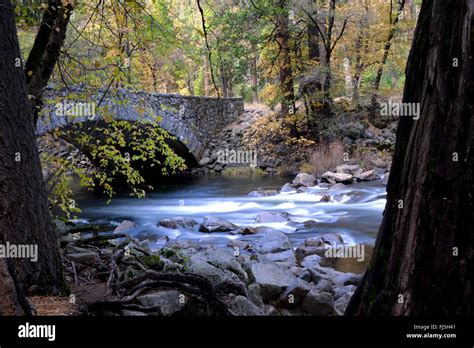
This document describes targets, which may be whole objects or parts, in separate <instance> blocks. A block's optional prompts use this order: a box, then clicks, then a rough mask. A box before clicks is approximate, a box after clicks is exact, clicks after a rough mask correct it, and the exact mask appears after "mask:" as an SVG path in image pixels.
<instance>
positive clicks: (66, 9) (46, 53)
mask: <svg viewBox="0 0 474 348" xmlns="http://www.w3.org/2000/svg"><path fill="white" fill-rule="evenodd" d="M73 4H74V1H72V0H49V1H48V3H47V4H45V10H44V15H43V19H42V21H41V24H40V26H39V30H38V33H37V34H36V37H35V41H34V43H33V47H32V48H31V51H30V54H29V55H28V59H27V61H26V64H25V74H26V82H27V86H28V94H29V95H30V96H31V97H30V101H31V104H32V108H33V117H34V121H35V124H36V121H37V120H38V113H39V111H40V110H41V104H42V97H43V89H44V88H45V87H46V86H47V85H48V82H49V80H50V78H51V75H52V74H53V71H54V67H55V65H56V63H57V62H58V60H59V55H60V52H61V48H62V47H63V45H64V40H65V39H66V31H67V27H68V24H69V20H70V17H71V13H72V10H73Z"/></svg>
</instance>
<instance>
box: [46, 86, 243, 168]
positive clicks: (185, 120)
mask: <svg viewBox="0 0 474 348" xmlns="http://www.w3.org/2000/svg"><path fill="white" fill-rule="evenodd" d="M104 94H105V97H104ZM75 96H77V97H75ZM44 99H45V108H44V111H43V115H41V116H40V118H39V120H38V125H37V133H38V134H39V135H41V134H44V133H46V132H49V131H52V130H53V129H57V128H64V127H68V126H70V125H73V124H78V123H85V122H91V121H94V122H95V121H104V120H105V119H106V118H113V119H118V120H125V121H130V122H137V121H141V120H146V121H149V122H151V123H152V124H156V125H158V126H160V127H161V128H163V129H164V130H166V131H167V132H168V133H170V134H171V135H173V136H175V137H176V139H177V140H179V142H181V143H182V144H183V145H184V146H185V147H186V150H187V151H188V152H189V153H190V154H191V155H192V156H193V157H194V159H195V160H196V163H198V162H199V161H200V160H201V159H202V156H203V154H204V152H205V149H206V148H207V147H208V145H209V143H210V142H211V141H212V140H213V139H215V138H216V137H217V136H218V134H219V133H220V132H221V131H222V129H224V128H225V127H226V126H227V125H229V124H231V123H233V122H234V121H236V120H237V119H238V118H239V117H240V116H241V115H242V113H243V112H244V102H243V99H242V98H219V99H218V98H210V97H194V96H183V95H177V94H160V93H147V92H132V91H128V90H122V89H121V90H114V91H108V92H106V91H105V90H100V89H99V90H95V91H91V90H85V89H82V88H73V89H69V90H55V89H53V88H48V89H47V90H46V91H45V98H44ZM99 101H100V105H99V106H98V104H99ZM60 105H62V107H63V109H62V111H63V112H60V109H58V106H60ZM78 105H79V106H81V105H82V106H86V107H93V109H94V112H95V115H92V116H91V115H90V114H86V115H80V114H77V113H76V114H74V115H68V112H67V109H68V107H75V106H78ZM79 109H81V108H79ZM83 110H84V109H83ZM64 111H66V112H64ZM76 111H77V110H76ZM89 111H90V109H89Z"/></svg>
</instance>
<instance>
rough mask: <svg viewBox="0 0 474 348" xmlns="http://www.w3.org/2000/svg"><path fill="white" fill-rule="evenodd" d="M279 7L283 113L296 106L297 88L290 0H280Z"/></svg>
mask: <svg viewBox="0 0 474 348" xmlns="http://www.w3.org/2000/svg"><path fill="white" fill-rule="evenodd" d="M278 7H279V10H280V11H281V13H279V14H278V15H277V32H276V41H277V43H278V46H279V50H280V90H281V94H282V102H281V113H282V114H283V115H286V114H288V113H289V110H290V106H291V107H294V102H295V90H294V80H293V69H292V64H291V52H290V43H289V41H290V32H289V20H288V13H287V10H288V0H279V2H278Z"/></svg>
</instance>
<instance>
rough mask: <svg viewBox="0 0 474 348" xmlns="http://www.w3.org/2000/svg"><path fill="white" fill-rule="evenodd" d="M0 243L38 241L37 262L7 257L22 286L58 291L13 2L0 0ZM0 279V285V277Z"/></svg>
mask: <svg viewBox="0 0 474 348" xmlns="http://www.w3.org/2000/svg"><path fill="white" fill-rule="evenodd" d="M0 38H1V40H0V72H1V73H0V242H1V243H6V242H9V243H11V244H16V245H25V244H27V245H37V246H38V261H37V262H32V261H31V259H20V258H15V259H9V260H8V263H9V264H11V265H12V266H13V267H14V269H15V270H16V273H17V275H18V282H19V284H20V285H21V288H24V289H29V288H30V287H31V286H33V285H35V288H36V289H37V290H39V291H41V292H55V293H58V292H62V290H63V287H64V282H63V278H62V267H61V258H60V254H59V247H58V240H57V237H56V235H55V234H54V232H53V230H52V225H51V218H50V214H49V209H48V201H47V198H46V194H45V189H44V183H43V177H42V173H41V164H40V160H39V156H38V149H37V147H36V140H35V134H34V125H33V117H32V112H31V108H30V107H29V103H28V98H27V91H26V82H25V75H24V73H23V70H22V67H21V66H18V65H17V64H15V63H16V62H17V59H18V58H20V57H21V55H20V49H19V45H18V39H17V35H16V27H15V21H14V17H13V11H12V6H11V3H10V1H9V0H0ZM0 284H2V283H1V282H0Z"/></svg>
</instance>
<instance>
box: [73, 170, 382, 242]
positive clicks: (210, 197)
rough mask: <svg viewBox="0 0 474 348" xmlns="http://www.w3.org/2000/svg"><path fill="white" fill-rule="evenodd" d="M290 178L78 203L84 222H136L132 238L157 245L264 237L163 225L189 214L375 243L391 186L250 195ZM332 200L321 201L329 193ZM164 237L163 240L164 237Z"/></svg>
mask: <svg viewBox="0 0 474 348" xmlns="http://www.w3.org/2000/svg"><path fill="white" fill-rule="evenodd" d="M287 181H288V180H285V179H282V178H276V177H258V178H255V179H248V178H247V179H240V178H224V177H196V178H192V179H191V178H190V179H186V180H182V181H181V182H180V183H179V184H167V185H163V186H161V187H157V188H156V190H155V191H154V192H152V193H149V194H147V196H146V198H143V199H137V198H131V197H129V196H123V195H120V196H118V197H115V198H114V199H113V201H112V202H111V203H109V204H107V202H106V200H104V199H101V198H98V197H96V196H93V195H92V194H85V195H84V194H83V195H81V196H80V197H79V199H78V203H79V205H80V208H81V209H82V213H81V214H79V217H78V218H79V222H81V223H92V224H99V225H103V229H104V230H107V229H110V230H113V229H114V227H115V226H117V225H119V224H120V222H121V221H123V220H131V221H134V222H135V223H136V227H135V228H134V229H132V230H130V234H132V235H135V236H137V237H138V238H139V239H150V240H151V241H152V246H153V243H155V246H157V245H158V244H159V243H160V238H161V237H164V236H168V237H169V238H170V239H175V238H176V239H192V240H194V241H196V242H200V243H206V244H219V245H224V244H227V243H228V241H229V239H242V240H252V239H255V238H260V236H259V235H246V236H242V235H233V234H229V233H212V234H206V233H202V232H198V231H197V228H196V229H194V230H172V229H168V228H164V227H161V226H158V225H157V224H158V222H159V221H160V220H161V219H164V218H173V217H177V216H185V217H191V218H194V219H195V220H196V221H198V222H201V221H202V219H203V218H204V216H206V215H212V216H218V217H222V218H224V219H226V220H228V221H230V222H232V223H234V224H236V225H239V226H261V225H265V226H269V227H272V228H275V229H278V230H280V231H283V232H285V233H287V234H288V236H289V238H290V240H292V241H293V242H295V243H296V242H301V241H303V240H304V239H305V238H308V237H313V236H317V235H321V234H324V233H338V234H340V235H341V236H342V237H343V239H344V241H345V243H347V244H356V243H374V241H375V237H376V233H377V231H378V228H379V225H380V223H381V220H382V212H383V209H384V207H385V202H386V187H385V186H384V185H383V184H382V182H381V181H375V182H369V183H356V184H353V185H347V186H345V187H342V188H341V187H340V186H341V185H337V186H338V188H336V189H328V188H326V187H319V186H315V187H313V188H310V189H309V190H308V192H305V193H284V194H283V193H281V194H278V195H275V196H270V197H250V196H249V195H248V194H249V193H250V192H251V191H255V190H257V189H259V188H262V189H276V190H278V189H280V188H281V186H282V185H283V184H284V183H285V182H287ZM328 194H329V195H330V196H331V198H332V201H331V202H327V203H323V202H319V200H320V199H321V197H323V196H324V195H328ZM262 211H269V212H274V211H280V212H287V213H289V214H291V220H292V221H295V222H304V221H307V220H314V221H316V222H317V225H316V229H315V230H314V229H313V230H312V231H311V232H307V231H306V232H305V231H303V232H299V231H298V232H297V231H296V226H294V225H295V224H291V225H293V226H289V225H288V224H287V223H286V222H278V223H265V224H255V223H254V221H255V217H256V216H257V214H258V213H259V212H262ZM161 239H162V238H161Z"/></svg>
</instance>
